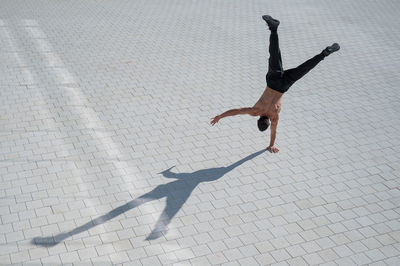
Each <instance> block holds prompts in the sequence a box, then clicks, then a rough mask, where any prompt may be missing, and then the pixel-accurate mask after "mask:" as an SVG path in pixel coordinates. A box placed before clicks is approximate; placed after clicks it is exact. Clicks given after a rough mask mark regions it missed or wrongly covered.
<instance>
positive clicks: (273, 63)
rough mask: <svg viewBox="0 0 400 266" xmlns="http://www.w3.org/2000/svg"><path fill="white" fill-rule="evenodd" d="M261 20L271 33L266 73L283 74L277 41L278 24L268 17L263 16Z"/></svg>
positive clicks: (277, 21)
mask: <svg viewBox="0 0 400 266" xmlns="http://www.w3.org/2000/svg"><path fill="white" fill-rule="evenodd" d="M262 18H263V20H265V22H266V23H267V24H268V27H269V29H270V31H271V35H270V36H269V59H268V73H274V72H280V73H283V67H282V57H281V51H280V49H279V39H278V26H279V23H280V22H279V20H276V19H273V18H272V17H271V16H268V15H264V16H263V17H262Z"/></svg>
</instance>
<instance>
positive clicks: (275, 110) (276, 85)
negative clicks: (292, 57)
mask: <svg viewBox="0 0 400 266" xmlns="http://www.w3.org/2000/svg"><path fill="white" fill-rule="evenodd" d="M262 18H263V19H264V20H265V22H266V23H267V25H268V27H269V29H270V31H271V35H270V38H269V54H270V57H269V60H268V73H267V75H266V80H267V87H266V88H265V91H264V93H263V94H262V95H261V98H260V99H259V100H258V101H257V103H256V104H255V105H254V106H253V107H245V108H239V109H232V110H229V111H226V112H225V113H223V114H220V115H217V116H216V117H214V118H213V119H212V121H211V125H215V124H216V123H218V121H219V120H220V119H221V118H224V117H227V116H233V115H239V114H248V115H251V116H260V118H259V119H258V122H257V126H258V129H259V130H260V131H264V130H266V129H267V128H268V127H269V125H270V122H269V120H270V121H271V139H270V143H269V146H268V147H267V150H269V151H270V152H273V153H277V152H278V151H279V150H278V148H276V147H275V146H274V145H275V138H276V128H277V126H278V120H279V112H280V111H281V106H282V95H283V94H284V93H285V92H286V91H287V90H288V89H289V87H290V86H292V85H293V83H295V82H296V81H297V80H299V79H300V78H301V77H303V76H304V75H305V74H306V73H307V72H308V71H310V70H311V69H312V68H314V67H315V66H316V65H317V64H318V63H319V62H321V61H322V60H324V58H325V57H326V56H328V55H330V54H331V53H333V52H336V51H338V50H339V49H340V46H339V44H337V43H334V44H333V45H331V46H328V47H326V48H325V49H324V50H323V51H322V52H321V53H320V54H317V55H316V56H314V57H313V58H311V59H309V60H307V61H306V62H304V63H303V64H301V65H299V66H298V67H296V68H293V69H288V70H283V67H282V58H281V52H280V49H279V41H278V32H277V30H278V26H279V20H276V19H273V18H272V17H271V16H268V15H264V16H262Z"/></svg>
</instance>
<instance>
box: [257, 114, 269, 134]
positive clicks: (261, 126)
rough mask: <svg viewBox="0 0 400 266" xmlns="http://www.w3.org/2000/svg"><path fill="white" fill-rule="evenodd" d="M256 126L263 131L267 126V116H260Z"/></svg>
mask: <svg viewBox="0 0 400 266" xmlns="http://www.w3.org/2000/svg"><path fill="white" fill-rule="evenodd" d="M257 126H258V129H259V130H260V131H264V130H266V129H267V128H268V127H269V118H268V116H260V118H259V119H258V121H257Z"/></svg>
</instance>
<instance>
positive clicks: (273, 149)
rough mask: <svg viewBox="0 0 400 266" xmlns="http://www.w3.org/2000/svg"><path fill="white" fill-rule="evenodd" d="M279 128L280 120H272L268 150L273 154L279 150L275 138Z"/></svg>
mask: <svg viewBox="0 0 400 266" xmlns="http://www.w3.org/2000/svg"><path fill="white" fill-rule="evenodd" d="M277 127H278V119H274V120H271V139H270V142H269V146H268V148H267V150H270V151H271V152H273V153H276V152H278V151H279V150H278V148H276V147H275V146H274V145H275V138H276V129H277Z"/></svg>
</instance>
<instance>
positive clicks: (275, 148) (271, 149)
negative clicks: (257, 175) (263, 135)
mask: <svg viewBox="0 0 400 266" xmlns="http://www.w3.org/2000/svg"><path fill="white" fill-rule="evenodd" d="M267 151H270V152H273V153H277V152H279V149H278V148H277V147H275V146H268V147H267Z"/></svg>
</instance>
